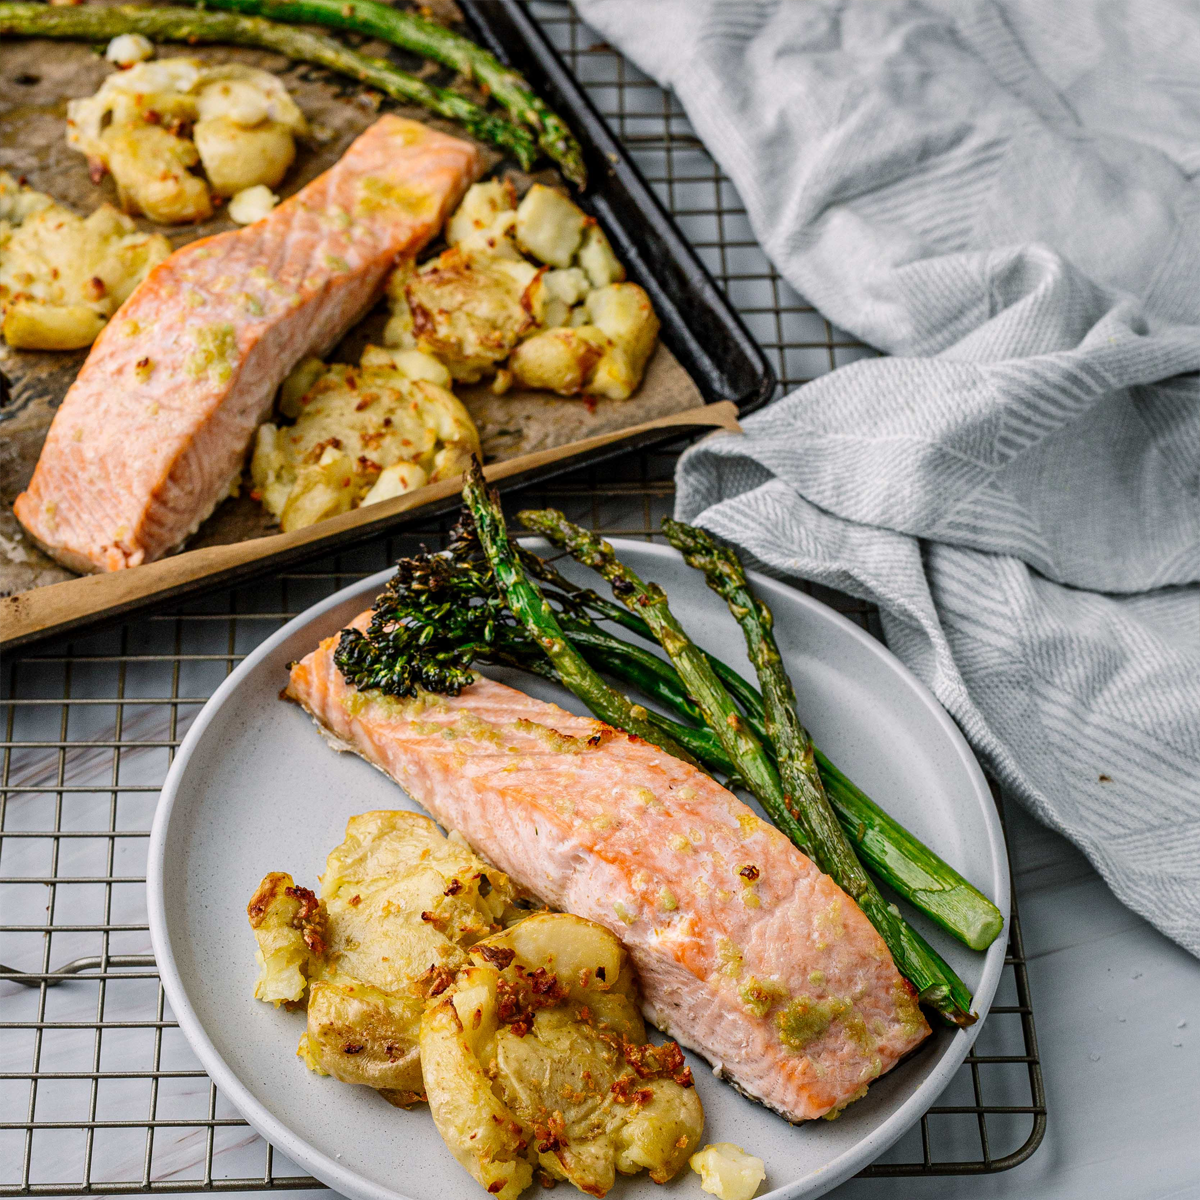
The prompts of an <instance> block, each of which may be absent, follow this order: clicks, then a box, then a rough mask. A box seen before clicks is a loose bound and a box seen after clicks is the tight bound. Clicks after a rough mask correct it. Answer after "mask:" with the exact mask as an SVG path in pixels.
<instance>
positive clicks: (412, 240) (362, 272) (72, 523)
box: [14, 115, 480, 571]
mask: <svg viewBox="0 0 1200 1200" xmlns="http://www.w3.org/2000/svg"><path fill="white" fill-rule="evenodd" d="M479 169H480V163H479V157H478V154H477V152H476V150H475V148H474V147H473V146H471V145H470V144H468V143H467V142H464V141H460V140H459V139H458V138H453V137H448V136H447V135H446V134H442V133H438V132H436V131H435V130H432V129H429V128H427V127H426V126H424V125H421V124H419V123H418V122H416V121H408V120H404V119H402V118H400V117H396V116H392V115H387V116H383V117H380V119H379V120H378V121H376V122H375V123H374V124H373V125H372V126H371V127H370V128H369V129H367V130H366V131H365V132H364V133H363V134H362V135H360V136H359V137H358V138H357V139H356V140H355V141H354V142H353V143H352V144H351V146H350V148H349V149H348V150H347V151H346V153H345V154H344V155H343V156H342V158H341V159H340V160H339V161H338V162H337V163H336V164H335V165H334V166H333V167H331V168H330V169H329V170H328V171H326V172H325V173H324V174H323V175H320V176H318V177H317V178H316V179H314V180H313V181H312V182H311V183H310V184H308V185H307V186H306V187H304V188H302V189H301V190H300V191H299V192H297V193H296V194H295V195H294V196H292V197H291V198H290V199H288V200H285V201H284V202H283V203H282V204H281V205H280V206H279V207H278V208H276V209H275V210H274V211H273V212H272V213H271V214H270V215H269V216H267V217H265V218H264V219H263V220H261V221H257V222H255V223H254V224H253V225H249V226H247V227H246V228H244V229H238V230H234V231H231V232H229V233H222V234H218V235H217V236H216V237H211V238H204V239H202V240H200V241H197V242H193V243H191V244H190V245H188V246H184V247H183V248H182V249H180V250H177V251H176V252H175V253H174V254H172V255H171V256H170V257H169V258H168V259H166V260H165V261H164V262H162V263H161V264H159V266H158V267H156V268H155V269H154V270H153V271H152V272H151V273H150V275H149V276H147V278H146V279H145V280H144V281H143V282H142V284H141V285H140V286H139V287H138V288H137V290H136V291H135V292H134V293H133V295H131V296H130V297H129V299H128V300H126V302H125V303H124V304H123V305H122V306H121V308H120V309H119V310H118V311H117V313H116V314H115V315H114V317H113V319H112V320H111V321H110V322H109V323H108V325H107V326H106V327H105V329H104V330H103V332H102V333H101V334H100V336H99V337H98V338H97V339H96V342H95V344H94V345H93V347H92V350H91V353H90V354H89V355H88V358H87V361H86V362H85V363H84V364H83V368H82V370H81V371H80V372H79V376H78V378H77V379H76V380H75V382H74V383H73V384H72V385H71V388H70V390H69V391H68V392H67V395H66V398H65V399H64V400H63V403H62V407H61V408H60V409H59V410H58V412H57V413H56V414H55V417H54V422H53V424H52V425H51V426H50V431H49V433H48V434H47V437H46V442H45V445H44V446H43V448H42V453H41V457H40V458H39V459H38V463H37V467H36V468H35V470H34V473H33V478H32V480H31V481H30V483H29V487H28V489H27V490H26V491H24V492H23V493H22V494H21V495H20V496H18V497H17V500H16V504H15V505H14V509H15V512H16V514H17V518H18V519H19V520H20V522H21V524H22V525H24V526H25V528H26V529H27V530H28V531H29V533H30V534H31V535H32V536H33V537H34V539H35V540H36V541H37V542H38V543H39V544H40V545H41V546H42V547H43V548H44V549H45V550H46V551H48V552H49V553H50V554H52V555H53V556H54V557H55V558H57V559H58V560H59V561H60V562H62V563H64V564H65V565H66V566H68V567H71V568H73V569H74V570H77V571H114V570H119V569H121V568H123V567H134V566H137V565H138V564H139V563H143V562H152V561H153V560H154V559H156V558H160V557H162V555H164V554H166V553H168V552H169V551H171V550H173V549H175V548H177V547H178V546H179V545H180V544H181V543H182V542H183V541H184V540H185V539H186V538H187V537H189V536H190V535H191V534H192V533H194V532H195V531H196V529H197V528H198V527H199V525H200V523H201V522H202V521H203V520H204V519H205V518H206V517H207V516H208V515H209V514H210V513H211V512H212V511H213V509H214V508H215V507H216V506H217V504H218V503H219V502H220V501H221V500H223V499H224V498H225V496H226V495H228V494H229V491H230V488H231V487H232V486H233V484H234V483H235V482H236V480H237V478H238V476H239V474H240V472H241V469H242V463H243V460H244V458H245V454H246V450H247V448H248V446H249V444H250V441H251V439H252V437H253V436H254V431H255V429H256V427H257V426H258V425H259V424H260V423H261V422H262V421H263V420H264V419H265V418H266V416H267V414H268V413H269V411H270V408H271V403H272V400H273V398H274V395H275V391H276V389H277V388H278V387H279V384H280V383H281V382H282V381H283V379H284V377H285V376H286V375H287V373H288V372H289V371H290V370H291V369H292V367H294V366H295V365H296V363H297V362H299V361H300V359H301V358H303V357H305V356H306V355H310V354H315V355H318V356H319V355H321V354H324V353H326V352H327V351H328V350H330V349H331V348H332V347H333V345H334V344H335V343H336V342H337V340H338V339H339V338H340V337H341V335H342V334H343V333H344V332H345V331H346V330H347V329H348V328H349V327H350V326H351V325H353V324H354V323H355V321H357V320H358V319H359V318H360V317H361V316H362V315H363V314H364V313H365V312H366V311H367V310H368V309H369V308H370V307H371V306H372V305H373V304H374V303H375V301H376V300H377V299H378V297H379V294H380V290H381V288H382V286H383V282H384V279H385V276H386V275H387V273H388V271H389V270H391V268H392V267H393V266H394V265H395V264H396V261H397V260H398V259H400V258H402V257H406V256H411V255H415V254H416V253H417V252H418V251H419V250H420V249H421V247H422V246H424V245H425V244H426V243H427V242H428V241H429V240H430V239H431V238H432V237H433V236H434V235H435V234H436V233H438V231H439V230H440V229H441V227H442V224H443V222H444V221H445V218H446V216H447V214H448V213H449V212H450V211H451V210H452V209H453V208H454V206H455V205H456V204H457V203H458V201H459V199H460V198H461V196H462V194H463V192H464V191H465V190H466V189H467V187H468V186H469V185H470V184H471V183H472V182H473V181H474V179H475V178H476V176H477V175H478V173H479Z"/></svg>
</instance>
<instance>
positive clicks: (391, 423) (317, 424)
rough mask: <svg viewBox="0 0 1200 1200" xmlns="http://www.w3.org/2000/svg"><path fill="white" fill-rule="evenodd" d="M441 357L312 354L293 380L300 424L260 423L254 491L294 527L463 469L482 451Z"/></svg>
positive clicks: (291, 397)
mask: <svg viewBox="0 0 1200 1200" xmlns="http://www.w3.org/2000/svg"><path fill="white" fill-rule="evenodd" d="M449 383H450V376H449V373H448V372H447V370H446V368H445V367H444V366H442V364H441V363H439V362H438V361H436V360H435V359H433V358H430V357H429V356H428V355H426V354H422V353H420V352H419V351H394V350H385V349H381V348H379V347H376V346H368V347H367V348H366V350H364V351H363V355H362V359H361V362H360V365H359V366H357V367H353V366H349V365H346V364H343V363H331V364H329V365H328V366H326V365H325V364H323V363H321V362H320V361H319V360H316V359H306V360H304V361H303V362H301V363H300V365H299V366H298V367H297V368H296V369H295V370H294V371H293V373H292V375H290V376H289V377H288V379H287V380H285V381H284V384H283V387H282V389H281V403H280V408H281V411H282V412H283V414H284V415H285V416H293V417H295V418H296V419H295V423H294V424H292V425H283V426H281V425H278V424H275V423H272V422H268V423H267V424H265V425H261V426H260V427H259V430H258V433H257V435H256V440H255V445H254V454H253V457H252V458H251V461H250V474H251V477H252V478H253V480H254V488H255V493H254V494H255V497H256V499H259V500H261V501H262V503H263V504H264V505H265V506H266V508H267V509H268V511H270V512H271V513H272V514H273V515H274V516H276V517H277V518H278V519H279V523H280V525H281V526H282V527H283V529H284V530H285V531H288V530H292V529H302V528H304V527H305V526H307V525H313V524H315V523H316V522H317V521H322V520H324V519H325V518H326V517H332V516H336V515H337V514H338V513H343V512H349V511H350V509H352V508H357V507H359V506H360V505H363V504H375V503H378V502H379V501H381V500H388V499H391V498H392V497H393V496H399V495H403V494H404V493H405V492H410V491H413V490H414V489H416V488H419V487H422V486H423V485H424V484H425V483H427V482H431V481H434V480H439V479H448V478H451V477H453V476H454V475H458V474H461V473H462V471H463V470H464V469H465V467H466V464H467V463H468V462H469V460H470V457H471V455H472V454H476V453H478V452H479V433H478V431H477V430H476V428H475V424H474V422H473V421H472V420H471V417H470V414H468V412H467V410H466V409H465V408H464V407H463V406H462V403H461V402H460V401H459V400H458V399H457V397H455V395H454V394H453V393H452V392H450V391H449V390H448V385H449Z"/></svg>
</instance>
